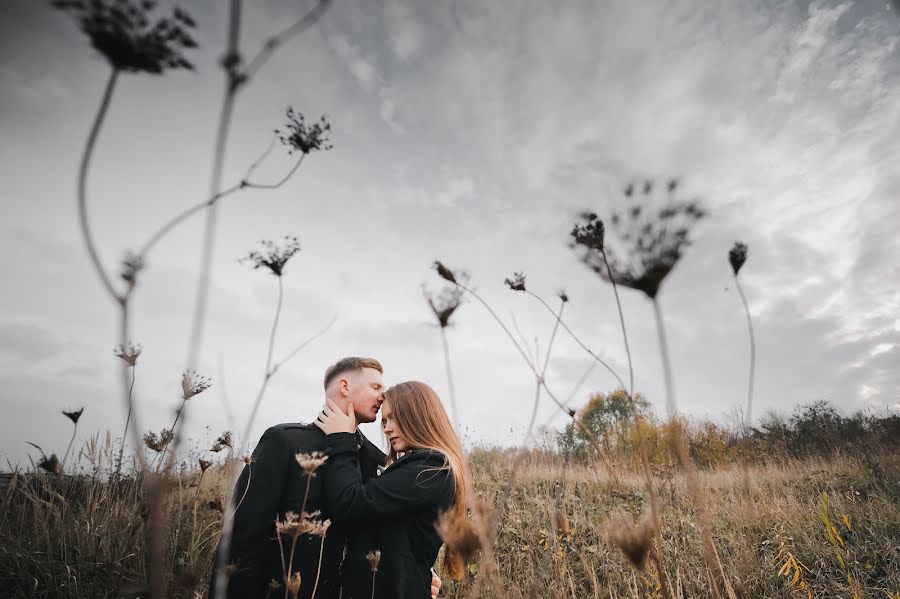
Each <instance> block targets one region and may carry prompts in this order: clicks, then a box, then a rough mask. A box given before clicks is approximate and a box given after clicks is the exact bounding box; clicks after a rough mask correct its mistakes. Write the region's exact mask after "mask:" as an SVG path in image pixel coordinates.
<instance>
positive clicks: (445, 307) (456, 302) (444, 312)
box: [422, 271, 469, 329]
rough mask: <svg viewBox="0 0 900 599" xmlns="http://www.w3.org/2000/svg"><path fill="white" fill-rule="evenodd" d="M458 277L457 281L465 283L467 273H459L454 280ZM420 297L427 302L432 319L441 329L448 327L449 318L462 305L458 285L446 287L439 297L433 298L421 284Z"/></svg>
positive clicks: (467, 276)
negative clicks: (422, 296)
mask: <svg viewBox="0 0 900 599" xmlns="http://www.w3.org/2000/svg"><path fill="white" fill-rule="evenodd" d="M456 277H458V279H457V280H459V281H463V282H465V281H467V280H468V278H469V275H468V273H466V272H463V271H460V272H459V273H457V274H456V275H454V278H456ZM422 295H424V296H425V301H426V302H428V306H429V307H430V308H431V311H432V312H433V313H434V317H435V318H437V321H438V325H440V327H441V328H442V329H444V328H447V327H448V326H450V317H451V316H453V314H454V313H456V310H457V309H458V308H459V307H460V306H461V305H462V303H463V290H462V288H461V287H459V286H458V285H455V284H454V285H446V286H445V287H444V288H443V289H442V290H441V293H440V295H438V296H434V295H433V294H432V293H431V292H430V291H429V290H428V288H427V287H426V286H425V285H424V284H423V285H422Z"/></svg>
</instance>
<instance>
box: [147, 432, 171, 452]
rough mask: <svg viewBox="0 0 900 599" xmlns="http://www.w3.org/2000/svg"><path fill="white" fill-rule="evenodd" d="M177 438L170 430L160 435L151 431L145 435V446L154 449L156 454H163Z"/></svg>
mask: <svg viewBox="0 0 900 599" xmlns="http://www.w3.org/2000/svg"><path fill="white" fill-rule="evenodd" d="M174 437H175V433H174V432H173V431H172V429H170V428H164V429H162V430H161V431H160V432H159V435H157V434H156V433H154V432H152V431H149V432H146V433H144V445H146V446H147V447H148V448H149V449H152V450H153V451H155V452H156V453H160V452H162V451H163V450H164V449H165V448H166V447H168V445H169V443H170V442H171V441H172V439H173V438H174Z"/></svg>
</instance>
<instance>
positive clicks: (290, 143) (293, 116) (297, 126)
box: [275, 106, 332, 154]
mask: <svg viewBox="0 0 900 599" xmlns="http://www.w3.org/2000/svg"><path fill="white" fill-rule="evenodd" d="M287 119H288V121H287V124H286V125H285V126H284V130H276V131H275V133H276V134H277V135H278V138H279V139H280V140H281V143H283V144H284V145H285V146H287V147H288V148H289V151H288V152H289V153H290V154H293V153H294V152H295V151H296V152H301V153H303V154H309V153H310V152H314V151H316V150H321V151H327V150H330V149H331V148H332V146H331V143H330V140H329V139H328V136H329V134H330V133H331V124H330V123H329V122H328V120H327V119H326V118H325V117H324V116H323V117H321V118H320V119H319V120H318V121H316V122H313V123H309V124H307V122H306V118H305V117H304V116H303V115H302V114H301V113H299V112H295V111H294V109H293V108H292V107H290V106H288V109H287Z"/></svg>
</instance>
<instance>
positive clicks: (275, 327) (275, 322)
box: [242, 277, 284, 439]
mask: <svg viewBox="0 0 900 599" xmlns="http://www.w3.org/2000/svg"><path fill="white" fill-rule="evenodd" d="M275 278H276V279H278V299H277V300H276V302H275V317H274V318H273V319H272V328H271V329H270V331H269V346H268V349H267V350H266V368H265V370H264V371H263V372H264V373H265V374H264V375H263V382H262V384H261V385H260V387H259V392H258V393H257V394H256V400H255V401H254V402H253V409H252V410H250V417H249V418H248V419H247V426H245V427H244V435H243V437H242V438H243V439H246V438H247V436H248V435H249V434H250V430H251V429H250V427H252V426H253V421H254V420H256V413H257V411H258V410H259V405H260V404H261V403H262V398H263V395H265V392H266V387H268V385H269V380H271V378H272V355H273V353H274V352H275V333H276V332H277V331H278V322H279V321H280V320H281V308H282V306H283V305H284V280H283V279H282V278H281V277H275Z"/></svg>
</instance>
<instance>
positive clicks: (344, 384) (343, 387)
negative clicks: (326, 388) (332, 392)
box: [338, 379, 350, 397]
mask: <svg viewBox="0 0 900 599" xmlns="http://www.w3.org/2000/svg"><path fill="white" fill-rule="evenodd" d="M338 390H339V391H340V392H341V395H343V396H344V397H347V396H348V395H350V381H348V380H347V379H341V380H340V381H338Z"/></svg>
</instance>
